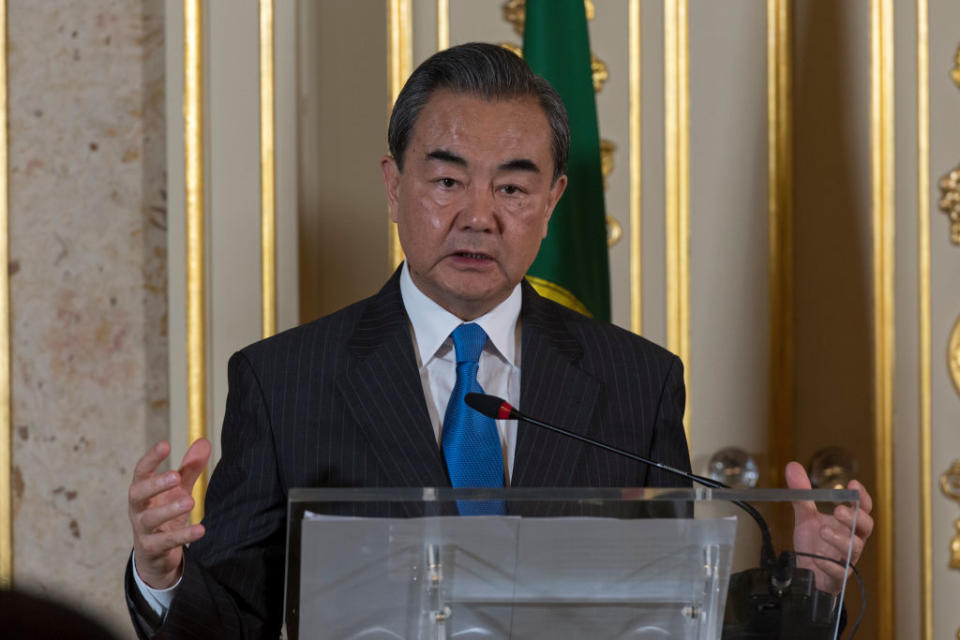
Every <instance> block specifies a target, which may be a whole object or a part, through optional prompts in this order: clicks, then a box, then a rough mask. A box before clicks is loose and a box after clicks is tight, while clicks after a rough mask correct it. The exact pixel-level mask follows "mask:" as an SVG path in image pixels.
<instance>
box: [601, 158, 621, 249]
mask: <svg viewBox="0 0 960 640" xmlns="http://www.w3.org/2000/svg"><path fill="white" fill-rule="evenodd" d="M616 151H617V144H616V143H615V142H614V141H613V140H604V139H601V140H600V172H601V173H602V174H603V188H604V189H607V186H608V183H607V178H609V177H610V174H611V173H613V154H614V153H616ZM606 219H607V246H608V247H612V246H614V245H615V244H617V243H618V242H620V239H621V238H623V225H621V224H620V221H619V220H617V219H616V218H614V217H613V216H612V215H610V214H609V213H607V218H606Z"/></svg>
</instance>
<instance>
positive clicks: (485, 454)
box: [440, 323, 506, 516]
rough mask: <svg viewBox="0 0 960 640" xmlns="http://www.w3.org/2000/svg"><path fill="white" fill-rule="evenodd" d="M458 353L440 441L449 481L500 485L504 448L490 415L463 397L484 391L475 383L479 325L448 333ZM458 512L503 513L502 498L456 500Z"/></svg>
mask: <svg viewBox="0 0 960 640" xmlns="http://www.w3.org/2000/svg"><path fill="white" fill-rule="evenodd" d="M451 337H452V338H453V347H454V349H456V352H457V381H456V383H455V384H454V385H453V393H451V394H450V401H449V402H448V403H447V412H446V415H445V416H444V418H443V432H442V434H441V437H440V440H441V444H442V447H443V457H444V458H445V459H446V461H447V472H448V473H449V474H450V483H451V484H452V485H453V486H454V487H456V488H460V487H464V488H483V487H502V486H503V449H502V448H501V445H500V433H499V432H498V431H497V425H496V423H495V422H494V421H493V419H492V418H488V417H487V416H485V415H483V414H482V413H479V412H477V411H474V410H473V409H471V408H470V407H468V406H467V405H466V404H465V403H464V401H463V399H464V398H465V397H466V395H467V394H468V393H483V388H482V387H481V386H480V383H479V382H477V369H479V368H480V353H481V352H482V351H483V345H484V344H486V342H487V334H486V333H484V331H483V329H481V328H480V326H479V325H477V324H474V323H470V324H462V325H460V326H459V327H457V328H456V329H454V331H453V333H452V334H451ZM457 508H458V509H459V511H460V515H464V516H473V515H503V514H504V513H506V509H505V507H504V504H503V502H502V501H499V500H497V501H483V502H481V501H460V502H457Z"/></svg>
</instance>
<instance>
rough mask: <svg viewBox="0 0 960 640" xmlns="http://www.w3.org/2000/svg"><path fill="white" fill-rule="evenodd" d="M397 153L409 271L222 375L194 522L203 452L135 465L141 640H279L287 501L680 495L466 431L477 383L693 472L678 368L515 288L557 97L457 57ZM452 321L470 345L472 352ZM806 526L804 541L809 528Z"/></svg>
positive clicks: (458, 51)
mask: <svg viewBox="0 0 960 640" xmlns="http://www.w3.org/2000/svg"><path fill="white" fill-rule="evenodd" d="M389 142H390V151H391V155H390V156H387V157H385V158H384V159H383V160H382V163H381V165H382V169H383V177H384V184H385V187H386V192H387V199H388V201H389V204H390V212H391V217H392V218H393V220H394V221H395V222H396V223H397V225H398V231H399V235H400V241H401V244H402V245H403V248H404V252H405V254H406V261H405V263H404V265H403V267H402V268H401V269H400V270H398V271H397V273H395V274H394V276H393V277H392V278H391V279H390V280H389V281H388V282H387V284H386V285H385V286H384V287H383V289H382V290H381V291H380V292H379V293H378V294H376V295H375V296H373V297H371V298H368V299H367V300H363V301H361V302H358V303H356V304H354V305H352V306H349V307H347V308H346V309H343V310H341V311H339V312H337V313H334V314H333V315H331V316H328V317H326V318H322V319H320V320H317V321H315V322H313V323H310V324H307V325H304V326H302V327H299V328H297V329H293V330H291V331H287V332H285V333H282V334H280V335H278V336H275V337H273V338H270V339H268V340H265V341H262V342H258V343H256V344H254V345H251V346H250V347H247V348H246V349H244V350H242V351H240V352H238V353H237V354H235V355H234V356H233V357H232V358H231V360H230V365H229V382H230V392H229V396H228V399H227V409H226V415H225V419H224V426H223V433H222V438H223V456H222V459H221V461H220V463H219V464H218V466H217V468H216V471H215V473H214V475H213V477H212V479H211V483H210V487H209V490H208V492H207V498H206V516H205V518H204V522H203V524H202V525H200V524H196V525H189V523H188V521H187V516H188V513H189V511H190V509H191V508H192V506H193V501H192V499H191V498H190V490H191V488H192V486H193V484H194V482H195V480H196V478H197V477H198V475H199V473H200V470H201V469H202V468H203V467H204V466H205V465H206V462H207V459H208V457H209V452H210V445H209V443H208V442H206V441H205V440H200V441H198V442H196V443H194V445H192V446H191V448H190V449H189V450H188V452H187V453H186V455H185V456H184V460H183V462H182V464H181V467H180V469H179V470H178V471H170V472H166V473H162V474H158V473H156V469H157V467H158V465H159V464H160V463H161V462H162V460H163V459H164V458H165V457H166V456H167V455H169V445H168V444H167V443H160V444H158V445H156V446H155V447H154V448H153V449H151V451H149V452H148V453H147V454H146V455H145V456H144V457H143V458H142V459H141V460H140V462H139V463H138V465H137V468H136V471H135V474H134V480H133V482H132V484H131V487H130V520H131V523H132V527H133V534H134V554H133V555H132V557H131V562H130V563H129V564H128V568H127V576H126V588H127V595H128V603H129V606H130V610H131V616H132V618H133V621H134V625H135V627H136V629H137V632H138V634H139V635H140V636H141V637H150V636H151V635H152V634H156V635H155V637H182V638H218V637H223V638H241V637H243V638H248V637H249V638H275V637H277V635H278V632H279V628H280V625H281V623H282V598H283V565H284V537H285V534H286V499H287V492H288V490H289V489H290V488H292V487H311V486H317V487H319V486H336V487H356V486H373V487H388V486H396V487H420V486H449V485H450V484H451V480H453V484H454V486H478V485H479V486H498V485H499V486H503V485H508V486H526V487H532V486H540V487H562V486H594V487H599V486H677V485H679V484H682V481H680V480H678V479H677V478H675V477H672V476H670V475H668V474H665V473H663V472H661V471H658V470H656V469H651V468H648V467H646V466H644V465H641V464H638V463H633V462H630V461H627V460H624V459H622V458H619V457H617V456H614V455H612V454H608V453H605V452H603V451H599V450H596V449H593V448H590V447H587V446H584V445H581V444H579V443H577V442H573V441H570V440H567V439H564V438H562V437H560V436H556V435H554V434H551V433H547V432H543V431H540V430H537V429H536V428H535V427H533V426H531V425H525V424H520V425H519V426H514V425H511V424H502V423H501V424H498V425H493V421H492V420H491V421H489V422H490V424H484V425H479V423H477V422H476V421H475V420H474V419H473V417H472V416H469V415H467V416H466V417H465V418H464V417H463V413H462V411H463V409H462V392H463V390H464V388H469V385H480V386H482V387H483V388H484V389H485V390H486V391H489V392H491V393H496V394H497V395H503V396H505V397H507V399H508V400H510V401H511V402H513V403H514V404H517V405H519V406H520V407H521V408H523V409H524V410H525V411H527V412H529V413H530V414H534V415H537V416H539V417H542V418H543V419H545V420H548V421H553V422H555V423H557V424H562V425H564V426H566V427H568V428H571V429H573V430H576V431H578V432H580V433H584V434H587V435H590V436H592V437H594V438H597V439H600V440H603V441H606V442H609V443H611V444H613V445H616V446H619V447H622V448H624V449H627V450H630V451H634V452H637V453H639V454H642V455H646V456H649V457H651V458H654V459H657V460H661V461H663V462H665V463H667V464H670V465H673V466H675V467H680V468H683V469H689V455H688V452H687V447H686V440H685V437H684V432H683V427H682V413H683V406H684V388H683V375H682V365H681V363H680V361H679V360H678V359H677V357H676V356H674V355H672V354H670V353H668V352H667V351H665V350H663V349H661V348H659V347H657V346H655V345H653V344H652V343H650V342H648V341H646V340H644V339H643V338H640V337H638V336H635V335H633V334H631V333H629V332H627V331H624V330H621V329H619V328H617V327H615V326H613V325H609V324H604V323H599V322H595V321H593V320H590V319H588V318H586V317H584V316H581V315H579V314H577V313H575V312H573V311H570V310H568V309H566V308H564V307H561V306H559V305H557V304H555V303H553V302H550V301H548V300H546V299H544V298H542V297H540V296H539V295H537V293H536V292H535V291H534V290H533V289H532V288H531V287H530V286H529V285H528V284H526V283H525V282H524V280H523V276H524V274H525V273H526V270H527V268H528V267H529V266H530V264H531V263H532V261H533V259H534V257H535V256H536V253H537V250H538V248H539V246H540V242H541V240H542V238H543V237H544V236H545V235H546V232H547V224H548V222H549V219H550V215H551V213H552V211H553V208H554V205H556V203H557V201H558V200H559V199H560V197H561V195H562V194H563V191H564V188H565V186H566V176H565V175H564V170H565V164H566V154H567V149H568V146H569V129H568V125H567V122H566V113H565V111H564V109H563V105H562V103H561V102H560V100H559V97H558V96H557V95H556V93H555V92H554V91H553V89H552V88H551V87H550V86H549V85H548V84H547V83H546V82H545V81H543V80H542V79H540V78H538V77H536V76H534V75H533V74H532V73H531V72H530V71H529V69H528V68H527V67H526V65H525V64H524V63H523V62H522V61H521V60H520V59H519V58H517V57H516V56H514V55H513V54H511V53H509V52H506V51H505V50H503V49H501V48H500V47H496V46H493V45H478V44H472V45H464V46H461V47H454V48H453V49H449V50H447V51H444V52H441V53H438V54H436V55H435V56H433V57H431V58H430V59H429V60H427V61H426V62H425V63H424V64H423V65H421V66H420V67H419V68H418V69H417V70H416V71H415V72H414V74H413V75H412V76H411V78H410V80H409V81H408V83H407V85H406V86H405V87H404V89H403V91H402V92H401V94H400V96H399V97H398V99H397V103H396V105H395V108H394V112H393V114H392V116H391V122H390V132H389ZM463 326H469V327H471V328H470V332H471V334H470V335H473V336H476V335H480V338H479V344H478V348H479V349H480V351H479V352H478V353H477V354H474V355H473V356H470V357H467V356H464V355H463V353H465V352H466V350H468V346H464V345H465V344H467V343H469V342H470V340H473V338H469V339H465V338H463V335H464V334H463V333H461V327H463ZM478 327H479V330H477V328H478ZM474 330H476V331H475V332H474ZM458 334H459V335H460V338H458V337H457V336H458ZM462 350H463V353H462ZM471 358H472V360H471ZM468 361H469V362H472V363H473V365H472V366H473V369H472V373H469V374H467V373H463V372H462V371H466V370H467V369H463V370H462V367H463V366H464V365H465V363H466V365H467V368H468V369H469V362H468ZM521 370H522V376H521V375H520V371H521ZM468 378H469V380H467V379H468ZM464 385H466V387H465V386H464ZM458 394H460V395H459V396H458ZM458 412H459V413H458ZM441 417H443V420H441V419H440V418H441ZM464 420H466V423H467V424H468V425H469V426H467V427H464V426H463V424H462V423H463V422H464ZM464 428H467V429H482V428H487V429H488V431H486V432H484V434H481V435H480V436H477V437H478V438H479V440H483V438H486V437H487V436H490V437H492V439H493V442H494V443H495V444H494V450H493V452H492V454H493V456H494V457H495V462H494V465H495V466H494V469H493V473H492V474H487V476H486V477H488V478H489V477H492V484H488V483H486V481H484V482H474V481H472V480H470V479H469V478H470V476H469V475H468V476H462V475H460V471H459V469H460V468H461V467H460V465H461V464H462V463H463V460H462V459H461V457H460V454H459V453H457V451H456V447H455V445H454V444H449V440H450V439H452V438H453V436H449V438H448V432H449V433H455V432H456V433H459V431H458V430H461V429H464ZM491 434H492V435H491ZM479 440H478V441H479ZM488 440H489V438H488ZM485 451H489V448H488V449H485ZM484 455H486V453H484ZM467 462H468V463H470V462H472V461H470V460H468V461H467ZM463 477H466V478H467V480H463V479H462V478H463ZM804 477H805V476H804ZM807 518H808V520H809V523H808V524H807V525H805V526H806V528H807V530H809V535H811V536H813V537H816V535H817V533H816V531H817V527H820V526H821V525H822V524H823V521H821V520H820V518H821V516H820V514H816V515H814V514H807ZM867 519H869V517H867ZM843 520H844V518H842V517H839V518H834V519H833V520H831V522H836V524H837V526H838V527H842V526H844V525H845V524H846V525H847V526H849V522H846V523H844V522H843ZM858 523H859V524H858V533H859V534H860V536H861V537H863V538H865V537H866V535H869V528H867V529H864V526H865V525H864V520H863V516H862V514H861V519H860V520H859V521H858ZM800 529H801V530H802V529H803V528H802V527H800ZM190 543H192V544H190ZM187 544H190V547H189V550H187V549H186V548H185V546H184V545H187ZM823 544H826V545H830V544H833V541H831V540H826V539H825V540H824V542H823ZM834 546H839V545H834ZM825 579H826V578H825Z"/></svg>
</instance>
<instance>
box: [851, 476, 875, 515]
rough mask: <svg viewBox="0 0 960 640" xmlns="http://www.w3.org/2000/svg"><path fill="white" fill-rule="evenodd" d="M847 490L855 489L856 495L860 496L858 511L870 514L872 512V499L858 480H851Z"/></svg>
mask: <svg viewBox="0 0 960 640" xmlns="http://www.w3.org/2000/svg"><path fill="white" fill-rule="evenodd" d="M847 488H848V489H856V490H857V493H859V494H860V510H861V511H862V512H864V513H870V512H871V511H873V498H871V497H870V492H869V491H867V488H866V487H865V486H863V484H861V483H860V482H859V481H858V480H851V481H850V483H849V484H848V485H847Z"/></svg>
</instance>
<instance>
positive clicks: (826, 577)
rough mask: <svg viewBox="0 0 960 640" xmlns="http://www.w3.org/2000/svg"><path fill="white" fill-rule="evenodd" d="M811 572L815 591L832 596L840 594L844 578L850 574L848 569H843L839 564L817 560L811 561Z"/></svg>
mask: <svg viewBox="0 0 960 640" xmlns="http://www.w3.org/2000/svg"><path fill="white" fill-rule="evenodd" d="M813 572H814V574H815V579H816V585H817V589H820V590H821V591H827V592H829V593H833V594H837V593H840V588H841V587H842V586H843V580H844V578H846V577H847V576H848V575H850V573H851V572H850V569H845V568H844V567H843V566H841V565H839V564H835V563H833V562H830V561H828V560H820V559H819V558H816V559H814V560H813Z"/></svg>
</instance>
